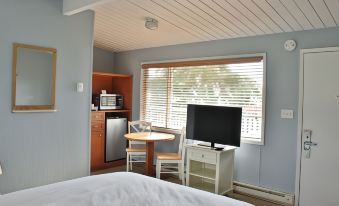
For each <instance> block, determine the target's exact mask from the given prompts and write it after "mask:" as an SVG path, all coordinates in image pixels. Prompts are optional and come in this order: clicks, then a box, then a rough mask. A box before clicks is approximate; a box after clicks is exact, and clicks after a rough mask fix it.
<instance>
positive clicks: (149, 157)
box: [146, 142, 154, 177]
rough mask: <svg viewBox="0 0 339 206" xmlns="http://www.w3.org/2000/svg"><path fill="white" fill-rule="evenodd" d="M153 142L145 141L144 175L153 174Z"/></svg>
mask: <svg viewBox="0 0 339 206" xmlns="http://www.w3.org/2000/svg"><path fill="white" fill-rule="evenodd" d="M153 153H154V142H146V175H148V176H152V177H153V176H154V170H153Z"/></svg>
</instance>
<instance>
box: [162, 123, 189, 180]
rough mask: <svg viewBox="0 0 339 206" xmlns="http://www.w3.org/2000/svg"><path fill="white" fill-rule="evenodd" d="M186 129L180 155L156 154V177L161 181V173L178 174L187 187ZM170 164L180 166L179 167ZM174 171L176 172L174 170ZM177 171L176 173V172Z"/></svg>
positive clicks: (180, 145)
mask: <svg viewBox="0 0 339 206" xmlns="http://www.w3.org/2000/svg"><path fill="white" fill-rule="evenodd" d="M185 142H186V128H185V127H184V128H182V131H181V135H180V140H179V149H178V153H160V152H159V153H156V157H157V163H156V177H157V178H158V179H160V175H161V173H177V174H179V179H181V181H182V184H183V185H185V175H184V164H185V148H184V144H185ZM163 164H164V165H163ZM169 164H172V165H173V164H178V166H177V167H175V166H171V165H169ZM173 169H174V170H173ZM175 169H176V171H175Z"/></svg>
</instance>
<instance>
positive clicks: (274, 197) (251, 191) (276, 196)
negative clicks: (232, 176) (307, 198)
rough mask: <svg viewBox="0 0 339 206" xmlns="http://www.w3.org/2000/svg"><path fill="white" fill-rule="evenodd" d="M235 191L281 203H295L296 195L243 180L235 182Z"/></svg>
mask: <svg viewBox="0 0 339 206" xmlns="http://www.w3.org/2000/svg"><path fill="white" fill-rule="evenodd" d="M233 192H234V193H239V194H243V195H248V196H253V197H256V198H258V199H263V200H267V201H270V202H274V203H278V204H281V205H294V195H292V194H288V193H283V192H277V191H273V190H270V189H267V188H263V187H258V186H254V185H249V184H244V183H241V182H233Z"/></svg>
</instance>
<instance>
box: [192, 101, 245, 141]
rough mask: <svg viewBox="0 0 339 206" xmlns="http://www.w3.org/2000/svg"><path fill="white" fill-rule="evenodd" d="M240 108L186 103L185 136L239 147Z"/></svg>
mask: <svg viewBox="0 0 339 206" xmlns="http://www.w3.org/2000/svg"><path fill="white" fill-rule="evenodd" d="M241 115H242V109H241V108H238V107H224V106H209V105H194V104H188V105H187V125H186V138H187V139H193V140H199V141H204V142H210V143H211V146H212V147H214V143H217V144H223V145H231V146H236V147H240V138H241Z"/></svg>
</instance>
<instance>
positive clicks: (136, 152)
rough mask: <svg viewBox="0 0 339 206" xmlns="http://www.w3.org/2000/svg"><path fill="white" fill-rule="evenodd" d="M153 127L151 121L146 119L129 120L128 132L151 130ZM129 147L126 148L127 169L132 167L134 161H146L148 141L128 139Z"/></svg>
mask: <svg viewBox="0 0 339 206" xmlns="http://www.w3.org/2000/svg"><path fill="white" fill-rule="evenodd" d="M151 128H152V124H151V122H146V121H140V120H139V121H129V122H128V133H133V132H146V131H147V132H150V131H151ZM128 142H129V143H128V148H127V149H126V153H127V155H126V159H127V162H126V171H127V172H128V171H129V170H130V169H131V170H133V168H132V163H133V162H146V143H145V142H141V141H128Z"/></svg>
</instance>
